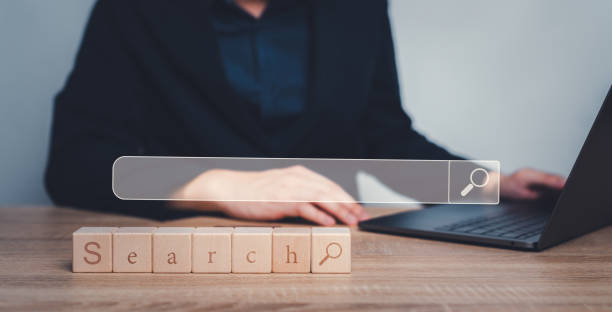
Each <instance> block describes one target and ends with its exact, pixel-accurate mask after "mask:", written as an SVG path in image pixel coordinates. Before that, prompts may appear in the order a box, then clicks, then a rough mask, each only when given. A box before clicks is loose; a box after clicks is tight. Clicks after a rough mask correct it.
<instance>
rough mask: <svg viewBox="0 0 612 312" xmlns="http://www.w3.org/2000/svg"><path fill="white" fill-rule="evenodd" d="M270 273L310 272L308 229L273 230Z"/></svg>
mask: <svg viewBox="0 0 612 312" xmlns="http://www.w3.org/2000/svg"><path fill="white" fill-rule="evenodd" d="M272 272H275V273H309V272H310V228H274V232H273V234H272Z"/></svg>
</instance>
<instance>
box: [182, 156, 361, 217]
mask: <svg viewBox="0 0 612 312" xmlns="http://www.w3.org/2000/svg"><path fill="white" fill-rule="evenodd" d="M177 198H178V199H188V200H190V202H189V204H188V205H190V206H191V207H190V208H195V209H207V208H208V209H210V208H211V207H212V209H214V210H219V211H222V212H224V213H225V214H227V215H229V216H232V217H235V218H241V219H249V220H277V219H281V218H284V217H302V218H304V219H307V220H310V221H312V222H315V223H318V224H322V225H333V224H335V223H336V220H335V219H338V220H340V221H341V222H343V223H346V224H348V225H354V224H357V222H359V221H361V220H365V219H368V218H369V215H368V214H367V213H366V212H365V210H364V209H363V207H362V206H361V205H359V204H358V203H356V201H355V199H353V197H351V196H350V195H349V194H347V193H346V192H345V191H344V190H343V189H342V188H341V187H340V186H339V185H338V184H336V183H334V182H333V181H331V180H329V179H328V178H326V177H324V176H322V175H320V174H318V173H316V172H314V171H311V170H309V169H307V168H305V167H303V166H293V167H289V168H282V169H271V170H265V171H234V170H222V169H214V170H209V171H206V172H204V173H202V174H201V175H199V176H198V177H196V178H195V179H194V180H192V181H191V182H189V183H188V184H187V185H185V186H184V187H183V188H182V189H181V190H180V191H179V192H177ZM191 200H195V201H198V200H202V201H207V202H208V203H206V204H203V203H201V202H200V203H199V204H198V203H197V202H192V201H191ZM260 200H261V201H260ZM178 205H182V206H186V203H182V204H181V202H178Z"/></svg>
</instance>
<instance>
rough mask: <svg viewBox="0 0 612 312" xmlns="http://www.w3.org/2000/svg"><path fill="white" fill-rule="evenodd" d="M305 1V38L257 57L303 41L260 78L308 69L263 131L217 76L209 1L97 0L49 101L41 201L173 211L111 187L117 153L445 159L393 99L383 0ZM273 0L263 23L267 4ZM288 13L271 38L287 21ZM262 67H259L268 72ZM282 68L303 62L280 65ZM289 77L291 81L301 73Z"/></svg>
mask: <svg viewBox="0 0 612 312" xmlns="http://www.w3.org/2000/svg"><path fill="white" fill-rule="evenodd" d="M304 3H307V5H308V11H307V12H306V13H307V14H306V16H307V17H308V22H307V23H306V25H307V26H308V27H306V28H304V29H308V32H309V34H308V35H306V36H305V38H308V39H309V40H308V41H309V42H308V43H307V45H306V46H308V48H306V46H304V48H303V49H301V48H300V49H298V51H291V53H289V52H287V51H285V50H283V49H279V50H280V51H283V53H279V54H278V55H280V56H278V55H277V56H276V57H275V58H270V59H268V58H266V59H263V60H267V61H266V62H271V63H278V62H280V61H281V59H284V58H283V57H282V56H286V55H290V54H293V53H295V55H298V54H299V55H301V54H302V53H306V52H305V51H306V50H309V53H308V64H302V65H301V66H302V67H301V68H302V69H297V70H296V69H293V68H292V69H286V68H284V67H282V66H281V67H275V70H278V71H281V72H280V73H276V74H277V76H272V77H275V79H272V80H271V81H274V82H276V83H278V84H281V83H282V84H285V83H286V81H283V80H291V79H294V78H299V79H304V77H305V76H308V77H306V78H305V79H306V81H307V85H308V87H307V91H306V94H307V95H306V96H305V97H306V105H305V106H304V107H302V112H301V113H299V118H297V120H295V122H292V123H290V124H289V125H288V126H287V127H285V128H283V129H282V131H281V130H278V131H277V132H278V133H275V135H273V136H270V135H269V134H268V133H266V132H265V131H263V130H264V129H262V126H261V121H260V120H259V119H258V118H257V116H254V115H253V114H249V113H248V111H247V110H246V109H245V103H243V100H241V99H240V97H237V96H236V92H237V91H234V90H233V88H235V87H232V85H234V83H231V84H230V83H229V82H228V80H231V78H230V79H225V75H226V74H225V69H224V66H223V65H224V59H223V58H222V57H221V54H226V53H220V51H219V49H218V40H219V39H218V34H217V31H215V29H214V28H213V25H212V23H211V21H210V19H209V18H208V17H210V16H212V15H213V12H212V11H213V10H216V9H215V8H216V5H217V4H218V3H217V2H216V1H215V0H193V1H167V0H147V1H125V0H103V1H98V2H97V3H96V5H95V7H94V9H93V12H92V14H91V17H90V19H89V23H88V26H87V29H86V31H85V35H84V37H83V41H82V43H81V47H80V49H79V53H78V56H77V59H76V63H75V66H74V68H73V70H72V72H71V74H70V77H69V78H68V80H67V81H66V85H65V86H64V88H63V89H62V91H61V92H60V93H59V94H58V96H57V97H56V99H55V106H54V115H53V131H52V134H51V145H50V151H49V162H48V164H47V171H46V175H45V185H46V188H47V191H48V192H49V195H50V196H51V199H53V202H54V203H56V204H58V205H64V206H74V207H86V208H92V209H100V210H104V211H118V212H123V213H130V214H139V215H145V216H148V217H154V218H160V219H165V218H169V217H171V216H174V215H175V214H176V213H177V210H176V209H169V208H168V207H167V203H164V202H151V201H133V200H126V201H122V200H119V199H118V198H117V197H115V195H114V194H113V191H112V188H111V185H112V182H111V181H112V173H111V168H112V165H113V162H114V161H115V160H116V159H117V157H119V156H123V155H150V156H163V155H171V156H197V157H202V156H205V157H268V158H269V157H289V158H312V157H316V158H353V159H355V158H376V159H380V158H383V159H388V158H392V159H398V158H401V159H455V158H456V156H454V155H452V154H449V153H448V152H447V151H445V150H444V149H443V148H441V147H439V146H436V145H435V144H433V143H432V142H430V141H428V140H427V139H426V138H425V137H424V136H422V135H421V134H419V133H418V132H417V131H415V130H414V129H413V128H412V122H411V120H410V118H409V117H408V116H407V115H406V113H405V112H404V110H403V109H402V105H401V102H400V96H399V86H398V81H397V73H396V69H395V55H394V51H393V41H392V37H391V28H390V25H389V19H388V14H387V3H386V1H372V0H334V1H330V0H309V1H307V2H306V1H304ZM272 5H275V3H274V2H272V3H271V6H270V11H268V12H266V13H265V14H264V18H263V19H262V21H265V20H266V18H267V17H268V15H267V14H268V13H270V15H269V16H270V17H272V16H273V15H272V13H271V12H273V11H272V8H273V6H272ZM299 5H300V2H296V6H292V7H291V8H292V9H288V10H289V11H290V12H293V11H292V10H293V9H295V8H299ZM213 7H215V8H213ZM215 12H216V11H215ZM290 12H288V13H287V18H288V20H287V21H286V24H284V25H283V26H282V27H280V29H279V30H278V31H277V32H275V33H272V32H271V33H270V34H269V35H270V36H271V38H276V37H275V35H279V36H284V35H282V33H284V29H286V27H288V26H287V25H292V24H293V23H294V22H295V21H296V20H298V18H296V15H292V13H290ZM215 14H216V13H215ZM279 15H280V14H279ZM301 16H302V17H303V15H301ZM277 18H279V19H282V18H283V17H282V16H278V17H277ZM284 23H285V22H284ZM289 37H291V36H289ZM262 38H265V37H262ZM286 40H290V41H291V40H293V38H288V39H283V40H281V41H286ZM273 42H276V41H273ZM299 42H303V41H301V40H300V41H299ZM274 46H276V45H274ZM293 47H295V46H293ZM222 50H223V48H222ZM230 50H231V49H230ZM296 59H300V60H304V59H305V58H304V57H303V56H300V57H297V56H296ZM283 62H284V61H283ZM286 63H292V62H285V65H283V66H293V65H290V64H289V65H287V64H286ZM293 64H294V65H295V64H296V63H293ZM297 64H298V65H299V62H298V63H297ZM303 66H307V69H306V70H304V68H303ZM265 68H266V71H265V72H266V75H268V74H271V73H275V72H274V71H272V70H269V69H268V67H265ZM290 71H291V72H301V73H302V74H292V75H291V76H288V75H285V73H289V72H290ZM304 73H307V75H306V74H304ZM278 77H280V78H278ZM294 85H302V87H301V88H303V82H302V83H296V84H294ZM238 92H239V91H238ZM267 103H268V104H269V103H274V102H267ZM276 103H281V102H276ZM282 103H283V104H284V103H285V101H282ZM301 103H302V105H304V102H303V101H302V102H301ZM286 108H287V106H283V109H286ZM264 111H265V112H268V113H269V112H272V111H279V110H278V109H270V110H268V109H267V107H266V109H265V110H264ZM281 111H283V110H281ZM266 116H267V115H266ZM442 126H443V125H442ZM357 169H358V168H355V170H357ZM346 174H347V175H350V176H354V174H353V173H351V172H347V173H346ZM383 182H385V183H386V181H383ZM346 189H347V190H351V189H352V190H354V189H356V186H355V185H351V186H346ZM349 193H352V191H349Z"/></svg>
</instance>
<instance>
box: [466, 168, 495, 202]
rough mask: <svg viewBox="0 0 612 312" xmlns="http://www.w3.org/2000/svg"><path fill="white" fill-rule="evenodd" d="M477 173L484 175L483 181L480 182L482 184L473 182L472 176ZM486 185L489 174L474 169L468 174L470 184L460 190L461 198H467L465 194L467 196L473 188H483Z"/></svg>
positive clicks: (483, 170)
mask: <svg viewBox="0 0 612 312" xmlns="http://www.w3.org/2000/svg"><path fill="white" fill-rule="evenodd" d="M477 172H483V173H484V180H482V183H476V182H474V175H475V174H476V173H477ZM487 183H489V172H487V170H485V169H483V168H476V169H474V170H472V173H470V183H469V184H468V185H466V186H465V187H464V188H463V190H461V197H465V196H467V194H469V193H470V192H471V191H472V190H473V189H474V187H478V188H481V187H485V186H486V185H487Z"/></svg>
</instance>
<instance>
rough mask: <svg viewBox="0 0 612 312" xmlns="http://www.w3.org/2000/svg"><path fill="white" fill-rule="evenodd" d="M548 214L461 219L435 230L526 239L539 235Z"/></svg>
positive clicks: (508, 214)
mask: <svg viewBox="0 0 612 312" xmlns="http://www.w3.org/2000/svg"><path fill="white" fill-rule="evenodd" d="M547 220H548V215H543V214H537V215H529V214H527V215H525V214H512V213H507V214H501V215H499V216H495V217H490V216H483V217H477V218H472V219H467V220H462V221H459V222H455V223H452V224H448V225H445V226H441V227H438V228H436V230H440V231H446V232H457V233H468V234H476V235H483V236H493V237H501V238H505V239H527V238H530V237H532V236H535V235H539V234H540V233H542V231H543V230H544V226H546V221H547Z"/></svg>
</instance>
